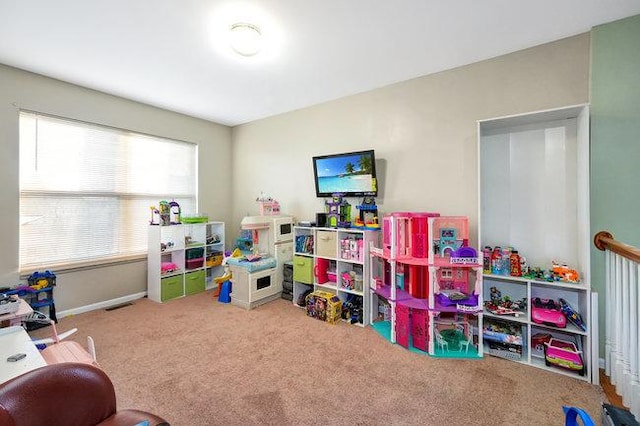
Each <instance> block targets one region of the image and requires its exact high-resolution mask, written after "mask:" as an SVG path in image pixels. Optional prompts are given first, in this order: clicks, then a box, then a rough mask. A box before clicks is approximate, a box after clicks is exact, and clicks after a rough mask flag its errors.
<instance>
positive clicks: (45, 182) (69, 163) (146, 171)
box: [20, 112, 197, 273]
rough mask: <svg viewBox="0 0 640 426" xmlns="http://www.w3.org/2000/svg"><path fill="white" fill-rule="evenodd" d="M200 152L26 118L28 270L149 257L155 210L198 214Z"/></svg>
mask: <svg viewBox="0 0 640 426" xmlns="http://www.w3.org/2000/svg"><path fill="white" fill-rule="evenodd" d="M196 176H197V146H196V145H194V144H190V143H185V142H178V141H173V140H169V139H163V138H158V137H152V136H147V135H142V134H136V133H132V132H128V131H125V130H119V129H114V128H110V127H103V126H98V125H93V124H87V123H83V122H78V121H72V120H67V119H61V118H56V117H51V116H46V115H42V114H36V113H31V112H21V113H20V271H21V272H25V273H28V272H29V271H31V270H36V269H39V268H48V269H64V268H73V267H78V266H84V265H91V264H99V263H108V262H111V261H119V260H125V259H130V258H133V257H135V256H140V255H143V254H144V253H146V250H147V224H148V223H149V220H150V218H151V206H157V205H158V203H159V201H160V200H163V199H166V200H168V201H169V200H171V199H174V200H175V201H177V202H178V203H180V206H181V208H182V211H183V212H185V211H186V212H195V206H196V205H197V203H196V194H197V177H196Z"/></svg>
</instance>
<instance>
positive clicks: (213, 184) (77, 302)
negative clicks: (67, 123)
mask: <svg viewBox="0 0 640 426" xmlns="http://www.w3.org/2000/svg"><path fill="white" fill-rule="evenodd" d="M159 90H161V89H159ZM21 108H22V109H28V110H32V111H38V112H42V113H47V114H54V115H58V116H62V117H69V118H74V119H77V120H83V121H88V122H92V123H98V124H104V125H108V126H113V127H118V128H122V129H127V130H132V131H137V132H143V133H148V134H152V135H157V136H163V137H167V138H174V139H179V140H183V141H188V142H193V143H197V144H198V150H199V165H198V169H199V174H198V180H199V209H200V211H203V212H208V213H209V215H210V217H212V218H213V219H216V220H222V221H225V222H229V221H230V220H231V188H230V185H229V184H228V182H229V179H230V178H229V176H230V175H231V130H230V128H228V127H226V126H222V125H218V124H214V123H211V122H208V121H205V120H200V119H196V118H192V117H188V116H185V115H181V114H176V113H172V112H169V111H165V110H162V109H159V108H154V107H150V106H148V105H144V104H141V103H138V102H133V101H129V100H126V99H122V98H119V97H116V96H111V95H106V94H104V93H100V92H97V91H94V90H89V89H85V88H82V87H79V86H75V85H72V84H67V83H63V82H61V81H58V80H54V79H50V78H46V77H43V76H40V75H36V74H32V73H29V72H25V71H21V70H18V69H15V68H11V67H7V66H4V65H0V170H2V172H1V174H0V176H1V177H0V179H1V180H0V183H1V185H0V200H2V208H1V209H0V235H2V244H0V286H2V285H8V284H16V283H17V282H18V224H19V195H18V111H19V110H20V109H21ZM142 226H144V224H143V225H142ZM146 282H147V277H146V261H143V262H136V263H130V264H126V265H120V266H113V267H106V268H99V269H95V270H92V271H83V272H74V273H66V274H59V276H58V287H57V289H56V291H55V298H56V307H57V309H58V311H60V310H67V309H72V308H77V307H81V306H85V305H89V304H93V303H99V302H102V301H106V300H110V299H114V298H118V297H124V296H127V295H130V294H135V293H139V292H143V291H146V288H147V284H146Z"/></svg>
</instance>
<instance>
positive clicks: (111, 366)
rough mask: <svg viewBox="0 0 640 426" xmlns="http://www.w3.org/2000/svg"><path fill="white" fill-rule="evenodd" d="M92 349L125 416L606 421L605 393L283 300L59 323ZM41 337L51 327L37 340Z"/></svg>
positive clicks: (200, 302)
mask: <svg viewBox="0 0 640 426" xmlns="http://www.w3.org/2000/svg"><path fill="white" fill-rule="evenodd" d="M72 327H78V328H79V331H78V333H76V334H74V335H73V336H72V337H71V338H70V339H72V340H76V341H78V342H80V343H82V344H84V341H85V339H84V338H85V337H86V336H87V335H90V336H92V337H93V338H94V340H95V342H96V351H97V357H98V362H99V363H100V365H101V366H102V368H103V369H104V370H105V371H106V372H107V374H108V375H109V377H110V378H111V380H112V381H113V382H114V385H115V388H116V394H117V398H118V406H119V408H137V409H142V410H147V411H150V412H153V413H156V414H158V415H160V416H162V417H164V418H166V419H167V420H168V421H169V422H170V423H171V424H172V425H174V426H180V425H194V426H195V425H218V424H220V425H222V424H224V425H235V424H264V425H315V424H317V425H379V424H380V425H382V424H384V425H466V426H469V425H563V424H564V420H563V419H564V417H563V414H562V406H563V405H572V406H577V407H580V408H583V409H585V410H586V411H587V412H588V413H590V414H591V416H592V417H593V419H594V420H595V421H596V422H599V421H600V414H599V413H600V404H601V402H602V401H604V400H605V395H604V393H603V392H602V389H601V388H600V387H599V386H593V385H591V384H588V383H585V382H583V381H580V380H576V379H573V378H569V377H566V376H563V375H560V374H554V373H551V372H548V371H544V370H541V369H537V368H534V367H529V366H525V365H521V364H518V363H515V362H510V361H506V360H502V359H499V358H495V357H491V356H485V358H484V359H480V360H451V359H436V358H430V357H428V356H425V355H421V354H416V353H412V352H409V351H407V350H405V349H404V348H402V347H400V346H398V345H392V344H390V343H389V342H387V341H386V340H384V339H383V338H381V337H380V336H379V335H378V334H377V333H376V332H375V331H374V330H373V329H372V328H371V327H367V328H364V329H363V328H360V327H356V326H350V325H347V324H345V323H341V324H337V325H330V324H327V323H323V322H320V321H317V320H314V319H312V318H309V317H306V316H305V314H304V311H303V310H301V309H299V308H296V307H294V306H293V305H292V304H291V302H287V301H284V300H277V301H274V302H271V303H268V304H266V305H263V306H260V307H258V308H256V309H253V310H251V311H245V310H243V309H240V308H238V307H235V306H232V305H228V304H220V303H218V302H217V301H216V300H215V298H214V297H213V296H212V295H211V293H209V292H206V293H201V294H198V295H194V296H188V297H185V298H181V299H178V300H173V301H171V302H168V303H164V304H158V303H154V302H152V301H149V300H147V299H141V300H137V301H135V302H134V304H133V305H131V306H125V307H122V308H120V309H115V310H111V311H105V310H99V311H92V312H88V313H84V314H80V315H75V316H70V317H66V318H63V319H61V320H60V323H59V324H58V330H59V331H60V332H63V331H65V330H67V329H69V328H72ZM32 334H33V335H35V336H38V337H40V336H45V335H46V334H47V330H44V329H41V330H37V331H36V332H34V333H32Z"/></svg>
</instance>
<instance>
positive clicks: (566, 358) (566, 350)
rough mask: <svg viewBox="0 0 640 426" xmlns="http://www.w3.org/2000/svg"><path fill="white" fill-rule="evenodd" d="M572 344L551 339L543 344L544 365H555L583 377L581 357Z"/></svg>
mask: <svg viewBox="0 0 640 426" xmlns="http://www.w3.org/2000/svg"><path fill="white" fill-rule="evenodd" d="M581 353H582V351H579V350H578V349H577V348H576V345H575V344H573V343H572V342H566V341H564V340H560V339H555V338H551V340H549V342H547V343H545V344H544V363H545V364H546V365H547V366H551V365H555V366H558V367H561V368H566V369H568V370H572V371H576V372H578V374H580V375H581V376H584V373H585V369H584V364H583V362H582V357H581V356H580V354H581Z"/></svg>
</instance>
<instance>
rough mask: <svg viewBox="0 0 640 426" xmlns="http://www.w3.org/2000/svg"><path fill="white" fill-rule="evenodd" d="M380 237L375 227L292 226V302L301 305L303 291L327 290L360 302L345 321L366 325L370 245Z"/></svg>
mask: <svg viewBox="0 0 640 426" xmlns="http://www.w3.org/2000/svg"><path fill="white" fill-rule="evenodd" d="M379 239H380V232H379V231H376V230H364V229H356V228H316V227H303V226H296V227H294V244H295V247H294V258H293V304H294V305H296V306H301V307H304V304H303V303H302V302H303V300H304V295H305V294H306V293H308V292H309V291H315V290H324V291H328V292H331V293H334V294H336V295H337V296H338V297H339V298H340V300H341V301H342V303H343V304H344V303H347V302H349V301H357V302H358V304H361V305H362V312H361V313H360V315H357V316H354V317H353V318H347V319H345V321H347V322H353V323H354V324H357V325H359V326H365V325H368V324H369V317H368V315H367V312H368V311H369V297H368V294H369V281H370V271H369V261H368V259H369V247H370V245H371V243H373V244H374V245H377V244H378V242H379Z"/></svg>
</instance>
